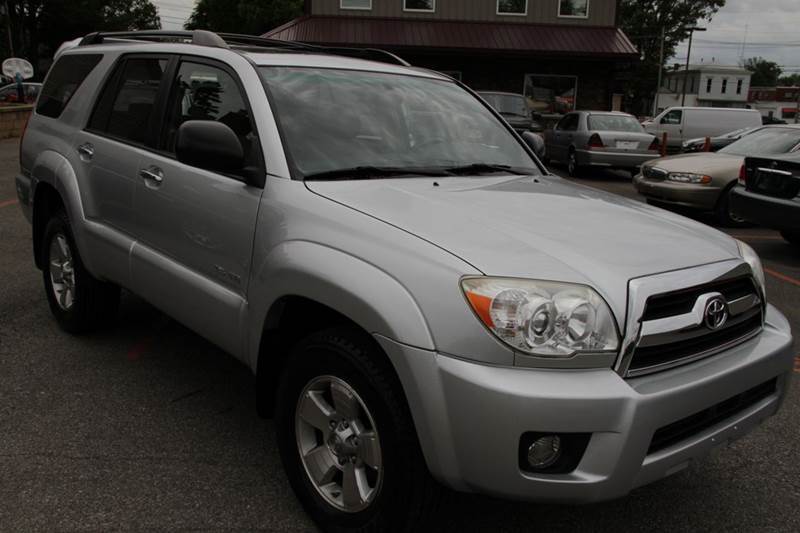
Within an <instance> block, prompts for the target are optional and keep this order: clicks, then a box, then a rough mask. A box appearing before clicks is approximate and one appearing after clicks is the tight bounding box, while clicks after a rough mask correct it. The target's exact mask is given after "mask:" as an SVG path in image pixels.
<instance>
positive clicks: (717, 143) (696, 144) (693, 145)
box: [681, 128, 761, 153]
mask: <svg viewBox="0 0 800 533" xmlns="http://www.w3.org/2000/svg"><path fill="white" fill-rule="evenodd" d="M759 129H761V128H742V129H738V130H734V131H732V132H730V133H726V134H724V135H719V136H717V137H710V138H709V151H710V152H716V151H717V150H721V149H722V148H725V147H726V146H728V145H729V144H732V143H734V142H736V141H738V140H739V139H741V138H742V137H744V136H745V135H749V134H751V133H753V132H754V131H757V130H759ZM705 148H706V138H705V137H699V138H697V139H689V140H688V141H686V142H685V143H683V148H682V149H681V151H682V152H684V153H690V152H703V151H705Z"/></svg>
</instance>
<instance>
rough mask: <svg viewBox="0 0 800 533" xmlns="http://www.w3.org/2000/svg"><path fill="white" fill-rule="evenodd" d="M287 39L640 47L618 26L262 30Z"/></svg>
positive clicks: (364, 22)
mask: <svg viewBox="0 0 800 533" xmlns="http://www.w3.org/2000/svg"><path fill="white" fill-rule="evenodd" d="M264 37H268V38H271V39H279V40H284V41H300V42H305V43H314V44H325V45H337V46H342V45H352V46H370V47H377V48H390V49H396V48H403V49H426V50H468V51H475V52H477V51H487V52H498V51H502V52H508V53H517V54H544V55H554V54H556V55H557V54H562V55H579V56H595V57H608V58H618V59H632V58H634V57H638V55H639V52H638V50H637V49H636V47H635V46H634V45H633V43H631V41H630V39H628V37H627V36H626V35H625V34H624V33H623V32H622V30H620V29H618V28H609V27H597V26H567V25H556V24H520V23H500V22H463V21H435V20H419V19H414V20H408V19H403V20H400V19H385V18H373V17H322V16H305V17H300V18H298V19H295V20H293V21H291V22H289V23H287V24H284V25H283V26H280V27H278V28H275V29H274V30H271V31H269V32H267V33H266V34H264Z"/></svg>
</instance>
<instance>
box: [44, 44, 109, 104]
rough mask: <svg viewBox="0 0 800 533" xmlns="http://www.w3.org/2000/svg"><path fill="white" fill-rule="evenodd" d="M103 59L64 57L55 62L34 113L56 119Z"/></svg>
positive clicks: (94, 56) (95, 55) (78, 56)
mask: <svg viewBox="0 0 800 533" xmlns="http://www.w3.org/2000/svg"><path fill="white" fill-rule="evenodd" d="M101 59H103V55H102V54H73V55H64V56H61V58H59V60H58V61H56V64H55V65H53V67H52V69H51V70H50V73H49V74H48V75H47V80H46V81H45V83H44V86H43V87H42V92H41V94H40V95H39V102H38V103H37V104H36V113H38V114H39V115H44V116H46V117H51V118H58V117H59V116H61V112H62V111H64V108H65V107H67V104H68V103H69V101H70V99H72V95H74V94H75V92H76V91H77V90H78V88H79V87H80V86H81V84H82V83H83V81H84V80H85V79H86V77H87V76H88V75H89V73H90V72H92V70H94V67H96V66H97V64H98V63H99V62H100V60H101Z"/></svg>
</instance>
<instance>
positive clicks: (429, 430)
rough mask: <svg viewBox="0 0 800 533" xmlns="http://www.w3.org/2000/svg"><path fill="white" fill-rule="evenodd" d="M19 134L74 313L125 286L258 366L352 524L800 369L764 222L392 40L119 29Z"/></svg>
mask: <svg viewBox="0 0 800 533" xmlns="http://www.w3.org/2000/svg"><path fill="white" fill-rule="evenodd" d="M370 57H371V58H372V59H376V60H374V61H373V60H369V58H370ZM21 151H22V153H21V173H20V175H19V177H18V178H17V190H18V194H19V198H20V200H21V201H20V204H21V205H22V209H23V210H24V212H25V214H26V216H27V217H28V219H29V220H30V221H31V222H32V225H33V244H34V246H33V248H34V253H35V260H36V265H37V266H38V267H39V268H40V269H41V270H42V271H43V279H44V285H45V294H46V296H47V299H48V301H49V304H50V308H51V309H52V312H53V315H54V316H55V318H56V320H57V321H58V323H59V324H60V325H61V326H62V327H63V329H65V330H66V331H68V332H71V333H82V332H86V331H88V330H91V329H94V328H96V327H98V326H101V325H104V324H107V323H108V322H109V321H110V319H111V318H112V317H113V316H114V314H115V311H116V307H117V304H118V301H119V292H120V287H124V288H125V289H128V290H130V291H131V292H133V293H135V294H137V295H139V296H140V297H142V298H144V299H146V300H147V301H149V302H150V303H152V304H153V305H154V306H156V307H157V308H159V309H161V310H163V311H164V312H165V313H167V314H168V315H170V316H171V317H174V318H175V319H176V320H178V321H180V322H182V323H184V324H186V325H187V326H188V327H190V328H191V329H193V330H194V331H196V332H197V333H198V334H200V335H202V336H204V337H206V338H207V339H209V340H210V341H212V342H214V343H215V344H217V345H219V346H220V347H222V348H223V349H225V350H226V351H228V352H229V353H231V354H232V355H233V356H234V357H236V358H237V359H239V360H241V361H242V362H244V363H245V364H246V365H248V366H249V367H250V368H252V370H253V372H254V373H255V374H256V377H257V379H256V382H257V398H258V409H259V412H260V413H261V414H263V415H265V416H268V415H273V416H274V418H275V421H276V422H275V424H276V430H277V441H278V446H279V448H280V452H281V456H282V458H283V462H284V465H285V468H286V472H287V475H288V477H289V480H290V482H291V484H292V486H293V488H294V490H295V491H296V493H297V496H298V498H299V499H300V501H301V502H302V503H303V505H304V506H305V508H306V509H307V510H308V512H309V513H310V514H311V516H312V517H313V518H314V519H315V520H316V521H317V522H318V523H319V524H321V525H322V526H323V527H324V528H326V529H329V530H333V531H351V530H370V531H372V530H375V531H387V530H395V529H409V530H414V528H416V527H423V526H424V525H427V524H428V523H427V522H425V521H426V520H428V519H431V517H433V516H435V514H434V511H435V508H436V502H437V501H439V498H438V496H439V495H441V493H442V487H443V486H445V487H450V488H452V489H456V490H459V491H467V492H478V493H484V494H490V495H495V496H500V497H506V498H513V499H524V500H535V501H557V502H590V501H597V500H604V499H610V498H616V497H619V496H622V495H624V494H626V493H627V492H629V491H630V490H631V489H633V488H634V487H638V486H640V485H643V484H645V483H649V482H651V481H654V480H657V479H660V478H662V477H664V476H667V475H669V474H671V473H674V472H676V471H678V470H680V469H681V468H683V467H685V466H686V465H687V464H688V463H689V462H690V461H691V460H693V459H695V458H697V457H699V456H702V455H704V454H706V453H707V452H708V451H710V450H711V449H712V448H714V447H715V446H719V445H722V444H725V443H727V442H729V441H731V440H733V439H736V438H738V437H740V436H742V435H744V434H745V433H747V432H748V431H750V430H752V429H753V428H754V427H755V426H757V425H758V424H759V423H761V422H762V421H763V420H764V419H766V418H767V417H769V416H770V415H773V414H775V412H776V411H777V409H778V407H779V405H780V403H781V400H782V398H783V397H784V396H785V395H786V388H787V386H788V383H789V376H790V371H791V368H792V359H793V354H792V352H791V344H792V338H791V335H790V332H789V326H788V324H787V321H786V320H785V319H784V317H783V316H782V315H781V314H780V313H779V312H778V311H777V310H775V308H773V307H772V306H770V305H768V304H767V303H766V299H765V291H764V274H763V270H762V267H761V264H760V262H759V259H758V257H757V256H756V254H755V253H754V252H753V251H752V250H751V249H750V248H749V247H748V246H747V245H745V244H743V243H741V242H737V241H736V240H734V239H732V238H731V237H728V236H726V235H724V234H722V233H719V232H717V231H715V230H713V229H711V228H709V227H706V226H703V225H700V224H697V223H694V222H692V221H690V220H687V219H685V218H682V217H679V216H676V215H672V214H669V213H667V212H665V211H661V210H658V209H656V208H652V207H649V206H646V205H643V204H640V203H636V202H633V201H628V200H625V199H623V198H621V197H618V196H614V195H610V194H605V193H602V192H599V191H596V190H593V189H589V188H584V187H580V186H577V185H574V184H571V183H568V182H566V181H564V180H562V179H560V178H558V177H555V176H553V175H550V174H548V173H547V171H546V170H545V169H544V167H542V166H541V164H540V163H539V161H538V160H537V159H536V158H535V156H534V155H533V154H532V153H531V152H530V150H529V148H528V147H527V145H526V144H525V143H524V142H523V141H522V140H521V138H520V137H518V136H517V135H516V134H515V133H514V131H513V130H512V129H511V128H510V127H509V125H508V124H507V123H506V122H504V121H503V120H502V118H501V117H500V116H499V115H498V114H497V113H496V112H494V111H492V109H491V108H490V107H489V106H488V105H487V104H486V103H485V102H484V101H482V100H481V99H480V98H478V97H477V96H476V95H475V94H474V93H472V92H471V91H469V90H468V89H467V88H466V87H464V86H463V85H461V84H459V83H458V82H456V81H454V80H452V79H450V78H447V77H445V76H442V75H440V74H438V73H435V72H431V71H427V70H422V69H417V68H412V67H409V66H408V65H406V64H404V63H403V62H402V61H401V60H399V59H398V58H396V57H394V56H391V55H390V54H382V53H380V52H378V51H354V50H342V49H338V50H330V49H322V48H316V47H311V46H306V45H302V44H297V43H281V42H272V41H267V40H262V39H257V38H252V37H246V36H236V35H222V36H219V35H216V34H212V33H208V32H194V33H190V32H181V33H133V34H92V35H89V36H87V37H86V38H84V39H83V40H82V41H80V43H75V44H74V45H73V46H67V47H65V48H64V49H63V50H62V52H61V53H60V54H59V56H58V58H57V61H56V62H55V65H54V66H53V68H52V69H51V71H50V73H49V75H48V77H47V80H46V82H45V85H44V88H43V91H42V95H41V97H40V99H39V102H38V105H37V107H36V111H35V113H34V115H33V116H32V118H31V120H30V123H29V125H28V127H27V132H26V133H25V136H24V139H23V141H22V148H21ZM420 524H422V525H420Z"/></svg>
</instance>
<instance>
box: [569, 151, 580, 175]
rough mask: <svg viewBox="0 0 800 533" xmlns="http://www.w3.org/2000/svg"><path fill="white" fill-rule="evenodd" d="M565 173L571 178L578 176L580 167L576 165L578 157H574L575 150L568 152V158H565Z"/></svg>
mask: <svg viewBox="0 0 800 533" xmlns="http://www.w3.org/2000/svg"><path fill="white" fill-rule="evenodd" d="M567 173H568V174H569V175H570V176H571V177H573V178H577V177H578V176H580V173H581V166H580V165H579V164H578V156H577V155H575V150H570V151H569V156H567Z"/></svg>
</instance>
